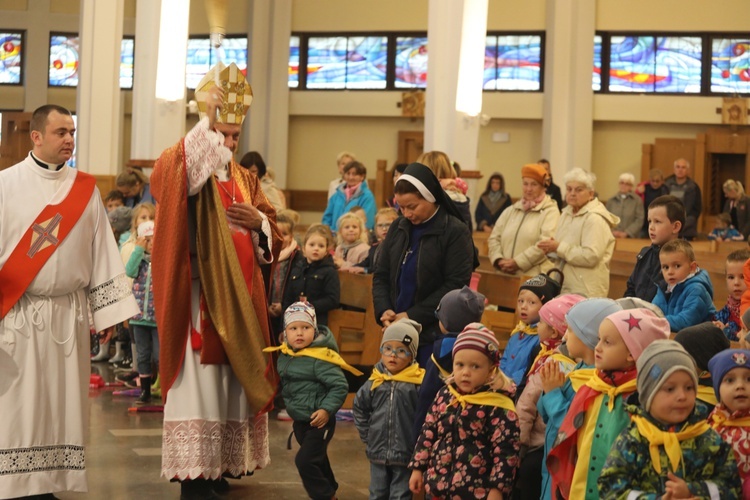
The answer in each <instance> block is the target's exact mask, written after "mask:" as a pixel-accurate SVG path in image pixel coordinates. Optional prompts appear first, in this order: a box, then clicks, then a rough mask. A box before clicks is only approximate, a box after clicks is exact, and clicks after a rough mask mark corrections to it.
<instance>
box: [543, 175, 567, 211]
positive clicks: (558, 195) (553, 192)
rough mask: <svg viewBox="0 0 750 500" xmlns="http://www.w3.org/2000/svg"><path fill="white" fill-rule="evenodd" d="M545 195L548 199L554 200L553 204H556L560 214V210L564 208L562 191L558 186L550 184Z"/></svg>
mask: <svg viewBox="0 0 750 500" xmlns="http://www.w3.org/2000/svg"><path fill="white" fill-rule="evenodd" d="M547 194H548V195H549V197H550V198H552V199H553V200H555V202H556V203H557V209H558V210H560V211H561V212H562V209H563V208H565V204H564V203H563V197H562V191H560V186H558V185H557V184H555V183H554V182H552V183H550V185H549V186H547Z"/></svg>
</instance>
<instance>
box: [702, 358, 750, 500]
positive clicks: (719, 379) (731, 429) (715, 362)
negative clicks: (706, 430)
mask: <svg viewBox="0 0 750 500" xmlns="http://www.w3.org/2000/svg"><path fill="white" fill-rule="evenodd" d="M708 366H709V369H710V370H711V375H712V377H713V379H714V392H715V394H716V397H717V398H718V400H719V404H717V405H716V408H714V411H713V412H711V415H709V417H708V421H709V423H710V424H711V427H713V428H714V429H715V430H716V432H718V433H719V435H720V436H721V437H722V439H723V440H724V441H726V442H727V443H728V444H729V445H730V446H731V447H732V450H733V451H734V458H735V461H736V462H737V468H738V469H739V473H740V478H741V479H742V492H743V496H742V497H743V498H750V446H749V445H750V443H749V442H748V436H750V351H748V350H746V349H728V350H726V351H723V352H721V353H719V354H717V355H716V356H714V357H713V358H711V361H709V363H708Z"/></svg>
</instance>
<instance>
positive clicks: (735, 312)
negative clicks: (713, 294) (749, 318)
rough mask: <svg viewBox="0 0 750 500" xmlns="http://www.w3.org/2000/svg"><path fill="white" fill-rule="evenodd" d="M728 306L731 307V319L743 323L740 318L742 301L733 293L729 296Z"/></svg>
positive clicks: (739, 323)
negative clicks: (733, 295)
mask: <svg viewBox="0 0 750 500" xmlns="http://www.w3.org/2000/svg"><path fill="white" fill-rule="evenodd" d="M727 308H728V309H729V320H728V321H727V323H729V322H730V321H734V322H735V323H736V324H738V325H742V319H740V301H739V300H738V299H735V298H734V297H732V296H731V295H730V296H729V297H727Z"/></svg>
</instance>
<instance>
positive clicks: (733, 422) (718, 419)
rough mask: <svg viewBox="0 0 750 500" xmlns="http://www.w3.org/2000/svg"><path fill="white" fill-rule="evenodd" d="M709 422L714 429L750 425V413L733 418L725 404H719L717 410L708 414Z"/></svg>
mask: <svg viewBox="0 0 750 500" xmlns="http://www.w3.org/2000/svg"><path fill="white" fill-rule="evenodd" d="M708 423H709V425H710V426H711V427H713V428H714V429H717V430H718V429H719V428H720V427H750V415H748V416H746V417H740V418H732V417H731V415H729V414H728V413H727V410H726V409H725V408H724V407H723V406H717V407H716V410H714V411H712V412H711V415H709V416H708Z"/></svg>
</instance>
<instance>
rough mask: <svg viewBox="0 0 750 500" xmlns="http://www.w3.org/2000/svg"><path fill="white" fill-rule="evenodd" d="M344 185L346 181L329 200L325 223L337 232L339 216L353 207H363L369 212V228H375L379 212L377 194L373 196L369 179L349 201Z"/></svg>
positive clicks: (324, 215) (324, 216)
mask: <svg viewBox="0 0 750 500" xmlns="http://www.w3.org/2000/svg"><path fill="white" fill-rule="evenodd" d="M344 186H346V184H345V183H344V184H340V185H339V187H338V188H336V192H335V193H333V196H331V198H330V199H329V200H328V206H326V211H325V212H324V213H323V224H325V225H326V226H328V227H330V228H331V230H332V231H334V232H335V231H336V230H337V227H336V225H337V224H338V222H339V217H341V216H342V215H344V214H345V213H346V212H348V211H349V210H351V209H352V208H353V207H362V208H363V209H364V211H365V213H366V214H367V229H369V230H370V231H372V230H373V229H374V228H375V212H377V207H376V206H375V196H373V194H372V191H370V188H369V187H368V186H367V180H364V181H362V183H361V184H360V185H359V188H358V189H357V191H356V192H355V193H354V196H352V197H351V198H349V201H346V194H344Z"/></svg>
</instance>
